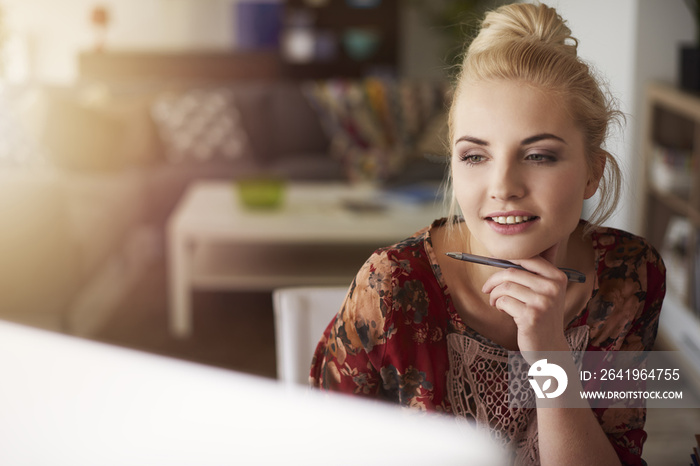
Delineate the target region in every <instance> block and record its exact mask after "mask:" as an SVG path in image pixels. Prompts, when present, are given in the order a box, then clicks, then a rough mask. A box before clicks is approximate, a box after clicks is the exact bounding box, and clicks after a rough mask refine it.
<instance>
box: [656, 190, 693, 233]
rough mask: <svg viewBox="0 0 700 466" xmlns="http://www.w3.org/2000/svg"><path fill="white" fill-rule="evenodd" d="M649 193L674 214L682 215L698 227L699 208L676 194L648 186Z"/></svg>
mask: <svg viewBox="0 0 700 466" xmlns="http://www.w3.org/2000/svg"><path fill="white" fill-rule="evenodd" d="M649 195H651V196H654V197H655V198H656V199H657V200H658V201H659V202H660V203H662V204H663V205H665V206H666V207H668V208H669V209H670V210H671V211H673V213H674V214H676V215H682V216H683V217H687V218H688V220H690V221H691V222H692V223H693V225H694V226H695V228H699V229H700V210H698V209H697V208H696V207H694V206H693V204H692V203H691V202H690V201H689V200H688V199H684V198H682V197H681V196H679V195H678V194H674V193H669V192H665V191H661V190H659V189H657V188H654V187H650V188H649Z"/></svg>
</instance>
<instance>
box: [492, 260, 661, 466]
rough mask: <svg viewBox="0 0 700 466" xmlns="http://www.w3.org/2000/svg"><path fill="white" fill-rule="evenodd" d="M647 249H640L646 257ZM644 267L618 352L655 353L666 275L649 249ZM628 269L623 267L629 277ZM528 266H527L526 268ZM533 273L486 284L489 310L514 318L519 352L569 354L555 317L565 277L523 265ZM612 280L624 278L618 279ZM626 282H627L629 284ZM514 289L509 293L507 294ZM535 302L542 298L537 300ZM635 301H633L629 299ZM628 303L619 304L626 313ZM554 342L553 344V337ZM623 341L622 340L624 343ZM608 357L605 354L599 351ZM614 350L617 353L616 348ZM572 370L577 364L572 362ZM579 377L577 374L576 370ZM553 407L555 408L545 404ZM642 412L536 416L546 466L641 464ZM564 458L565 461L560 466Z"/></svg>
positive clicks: (576, 384) (548, 411) (551, 411)
mask: <svg viewBox="0 0 700 466" xmlns="http://www.w3.org/2000/svg"><path fill="white" fill-rule="evenodd" d="M642 249H644V248H638V249H637V250H642ZM647 251H648V252H649V253H647V254H646V257H645V258H644V259H642V260H641V261H639V262H636V261H635V262H634V265H633V267H631V268H633V269H634V270H635V271H636V273H635V276H641V277H643V279H640V280H639V284H640V287H639V288H640V289H638V290H636V289H633V290H632V293H633V294H634V295H635V296H644V297H643V298H641V299H642V301H641V303H640V305H639V307H638V309H639V310H638V311H637V313H636V314H635V313H632V314H631V315H628V316H627V317H626V319H627V321H628V322H632V324H631V325H630V326H629V327H626V328H627V329H628V330H627V333H626V334H622V335H620V340H622V339H624V341H622V343H621V345H620V344H619V343H618V344H615V345H614V349H620V350H631V351H632V350H633V351H645V350H651V349H652V347H653V343H654V339H655V336H656V328H657V324H658V315H659V310H660V308H661V302H662V300H663V296H664V268H663V263H662V262H661V260H660V259H659V257H658V255H657V254H656V253H655V252H654V251H653V250H651V249H647ZM631 262H632V261H630V262H629V263H625V264H623V268H624V269H625V270H627V269H628V268H630V267H628V266H630V265H632V263H631ZM526 263H527V265H526ZM522 265H524V266H526V267H527V268H528V270H531V271H532V272H534V273H528V272H521V273H525V274H527V275H520V274H518V275H517V276H516V275H515V274H513V273H512V272H509V273H508V274H505V273H503V272H501V273H500V274H501V276H500V277H499V276H496V275H498V274H495V275H494V277H492V279H490V280H489V281H487V283H486V285H485V286H484V292H486V293H490V294H491V303H492V305H494V306H495V307H497V308H498V309H501V310H502V311H503V312H507V313H508V314H510V315H511V316H513V318H514V320H515V322H516V324H517V325H518V344H519V346H520V349H521V350H523V351H566V352H568V351H569V348H568V345H567V344H566V340H565V339H564V338H563V331H562V329H563V321H562V320H559V314H558V313H557V312H555V311H556V310H557V309H562V308H563V301H562V299H563V297H562V296H563V295H562V294H561V293H562V290H563V287H564V286H565V284H564V282H563V281H562V277H557V272H556V271H555V270H552V269H550V268H549V267H548V264H546V263H545V261H543V260H542V259H536V260H534V261H533V260H529V261H522ZM612 272H614V273H613V275H615V277H616V279H617V277H620V276H621V275H620V273H619V272H620V271H619V270H615V271H612ZM624 275H625V274H622V276H624ZM505 283H509V284H508V285H507V286H503V285H504V284H505ZM535 296H536V297H535ZM627 297H628V298H629V296H627ZM628 303H629V302H626V303H623V302H617V303H616V307H617V308H618V309H619V310H620V312H622V309H624V308H625V307H627V308H629V306H628V305H627V306H623V304H628ZM553 335H555V337H554V338H552V336H553ZM618 341H619V340H618ZM601 349H603V348H601ZM610 349H613V347H612V346H611V348H610ZM568 363H569V364H571V361H568ZM573 373H576V371H575V370H573ZM569 383H570V384H573V385H571V388H570V390H568V391H567V393H574V394H577V393H578V390H579V388H580V381H578V380H570V381H569ZM557 401H559V402H560V404H561V405H562V406H573V405H575V403H574V404H570V403H573V401H572V400H569V402H568V403H566V404H564V403H565V402H566V401H567V400H564V399H560V400H557ZM547 403H548V404H547V406H552V404H551V403H552V400H547ZM644 414H645V413H644V410H643V409H641V408H640V409H609V410H595V411H593V410H591V409H589V408H586V409H575V408H562V407H556V406H555V407H551V408H549V407H548V408H542V409H538V410H537V419H538V432H539V446H540V458H541V461H542V464H543V465H546V464H564V463H565V464H579V463H576V462H580V464H620V461H622V462H623V463H624V464H643V463H642V460H641V448H642V444H643V442H644V440H645V438H646V434H645V433H644V431H643V430H642V427H643V424H644ZM562 458H566V461H562Z"/></svg>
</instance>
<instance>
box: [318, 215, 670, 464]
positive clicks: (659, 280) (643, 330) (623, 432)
mask: <svg viewBox="0 0 700 466" xmlns="http://www.w3.org/2000/svg"><path fill="white" fill-rule="evenodd" d="M444 222H445V220H444V219H443V220H438V221H436V222H435V223H434V224H433V226H432V227H429V228H426V229H424V230H421V231H420V232H418V233H416V234H415V235H414V236H412V237H410V238H408V239H406V240H404V241H402V242H400V243H398V244H396V245H393V246H391V247H387V248H383V249H379V250H377V251H376V252H375V253H374V254H373V255H372V256H371V257H370V258H369V259H368V260H367V262H366V263H365V264H364V266H363V267H362V268H361V269H360V271H359V272H358V274H357V276H356V278H355V280H354V281H353V284H352V285H351V289H350V291H349V293H348V296H347V298H346V300H345V302H344V304H343V306H342V308H341V310H340V312H339V313H338V314H337V316H336V317H335V318H334V319H333V320H332V321H331V323H330V324H329V326H328V328H327V329H326V331H325V332H324V335H323V337H322V339H321V341H320V342H319V344H318V347H317V349H316V352H315V354H314V357H313V361H312V367H311V375H310V380H311V383H312V385H313V386H315V387H317V388H320V389H324V390H333V391H339V392H345V393H351V394H356V395H359V396H364V397H371V398H378V399H384V400H388V401H392V402H395V403H399V404H400V405H402V406H407V407H414V408H418V409H422V410H430V411H440V412H447V413H451V412H452V410H451V406H450V403H449V400H448V398H447V386H446V379H447V372H448V369H449V362H448V356H447V342H446V336H447V334H449V333H460V334H463V335H468V336H470V337H472V338H474V339H476V340H478V341H480V342H482V343H484V344H487V345H491V346H496V344H495V343H493V342H491V341H490V340H488V339H487V338H485V337H483V336H481V335H479V334H478V333H476V332H475V331H474V330H472V329H471V328H469V326H468V325H467V324H466V323H464V322H463V321H462V319H461V318H460V317H459V315H458V314H457V311H456V310H455V308H454V305H453V303H452V299H451V296H450V293H449V290H448V289H447V286H446V285H445V283H444V281H443V279H442V274H441V271H440V267H439V266H438V264H437V261H436V258H435V253H434V251H433V248H432V241H431V237H430V231H431V228H433V227H436V226H441V225H444ZM591 235H592V240H593V247H594V250H595V254H596V256H595V257H596V264H597V271H598V273H597V277H596V281H595V283H594V290H593V294H592V297H591V299H590V301H589V302H588V305H587V306H586V308H585V309H583V310H582V311H581V312H580V313H579V314H578V315H577V316H576V317H575V318H574V319H573V320H572V321H571V322H570V323H569V324H568V326H567V329H570V328H573V327H577V326H580V325H587V326H588V327H589V329H590V340H589V344H588V346H587V348H586V350H587V351H616V350H622V351H625V350H626V351H649V350H651V349H652V347H653V345H654V341H655V338H656V333H657V328H658V320H659V312H660V310H661V304H662V301H663V298H664V294H665V268H664V265H663V261H662V260H661V258H660V256H659V255H658V253H657V252H656V251H655V250H654V248H653V247H652V246H650V245H649V244H648V243H647V242H646V241H645V240H644V239H642V238H639V237H637V236H634V235H632V234H630V233H626V232H623V231H620V230H615V229H611V228H598V229H596V230H594V231H593V232H592V234H591ZM594 413H595V415H596V416H597V418H598V420H599V422H600V424H601V426H602V428H603V430H604V431H605V433H606V434H607V435H608V438H609V439H610V441H611V444H612V445H613V447H614V448H615V450H616V451H617V453H618V455H619V457H620V459H621V461H622V463H623V464H631V465H634V464H644V463H643V461H642V459H641V452H642V445H643V443H644V441H645V440H646V436H647V435H646V432H645V431H644V430H643V427H644V422H645V419H646V412H645V410H644V409H626V408H625V409H621V408H617V409H596V410H594Z"/></svg>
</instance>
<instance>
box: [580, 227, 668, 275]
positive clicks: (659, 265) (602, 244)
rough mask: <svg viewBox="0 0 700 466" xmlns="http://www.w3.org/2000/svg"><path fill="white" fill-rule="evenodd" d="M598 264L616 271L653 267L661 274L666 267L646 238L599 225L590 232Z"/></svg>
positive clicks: (605, 268)
mask: <svg viewBox="0 0 700 466" xmlns="http://www.w3.org/2000/svg"><path fill="white" fill-rule="evenodd" d="M591 236H592V240H593V248H594V249H595V250H596V253H597V257H598V260H599V261H600V262H599V266H600V267H601V268H603V269H604V270H617V272H618V273H622V272H624V273H625V274H628V273H633V272H634V271H635V270H639V269H641V268H653V269H655V271H656V272H657V273H659V274H661V275H662V276H664V275H665V272H666V267H665V266H664V262H663V259H662V258H661V255H660V254H659V252H658V251H657V250H656V249H655V248H654V246H652V245H651V243H649V242H648V241H647V240H646V239H644V238H642V237H641V236H637V235H635V234H632V233H629V232H627V231H624V230H619V229H616V228H609V227H599V228H596V229H595V230H593V232H592V233H591Z"/></svg>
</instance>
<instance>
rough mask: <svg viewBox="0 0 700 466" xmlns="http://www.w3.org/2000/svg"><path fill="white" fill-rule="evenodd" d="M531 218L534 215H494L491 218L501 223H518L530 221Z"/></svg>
mask: <svg viewBox="0 0 700 466" xmlns="http://www.w3.org/2000/svg"><path fill="white" fill-rule="evenodd" d="M531 218H534V217H528V216H520V215H517V216H513V215H509V216H508V217H493V218H492V219H491V220H493V221H494V222H496V223H498V224H500V225H517V224H518V223H525V222H528V221H530V219H531Z"/></svg>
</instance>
